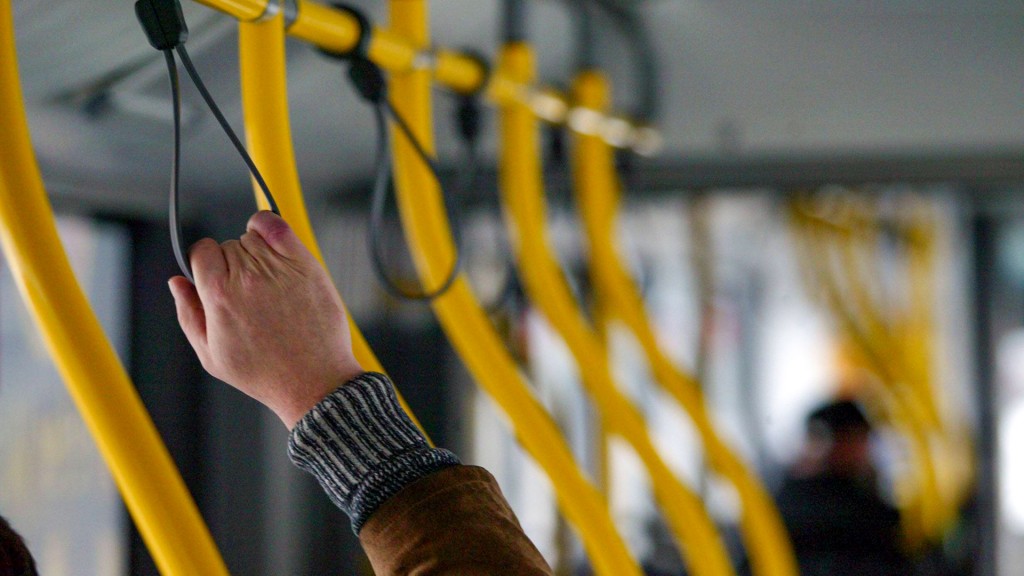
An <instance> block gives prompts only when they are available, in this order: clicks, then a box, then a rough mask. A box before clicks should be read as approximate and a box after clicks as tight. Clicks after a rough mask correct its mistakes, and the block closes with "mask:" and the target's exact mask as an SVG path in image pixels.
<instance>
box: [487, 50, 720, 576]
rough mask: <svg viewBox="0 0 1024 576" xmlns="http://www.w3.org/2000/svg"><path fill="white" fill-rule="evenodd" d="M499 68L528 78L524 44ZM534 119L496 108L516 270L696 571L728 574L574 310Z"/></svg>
mask: <svg viewBox="0 0 1024 576" xmlns="http://www.w3.org/2000/svg"><path fill="white" fill-rule="evenodd" d="M500 69H501V70H502V72H503V73H504V74H506V75H508V76H510V77H512V78H514V79H515V80H517V81H519V82H522V83H524V84H528V83H530V82H531V81H532V80H533V75H534V63H533V54H532V51H531V50H530V48H529V47H528V46H527V45H526V44H522V43H514V44H510V45H507V46H505V48H504V49H503V50H502V55H501V66H500ZM537 132H538V127H537V121H536V118H535V117H534V115H533V113H532V112H531V111H530V109H529V108H527V107H526V106H524V105H522V104H506V105H504V106H502V108H501V138H502V142H501V169H500V176H501V189H502V206H503V208H504V209H505V214H506V219H507V221H508V227H509V230H510V231H511V233H510V236H511V237H512V238H513V245H514V246H515V251H516V259H517V264H518V269H519V275H520V277H521V278H522V280H523V286H524V287H525V289H526V292H527V294H528V295H529V296H530V299H531V300H532V301H533V302H534V304H536V305H537V306H538V308H539V309H540V310H541V312H542V313H543V314H544V315H545V316H546V317H547V319H548V321H549V322H551V324H552V326H554V327H555V329H556V330H557V331H558V332H559V333H560V334H561V335H562V338H563V339H564V340H565V342H566V344H567V345H568V347H569V349H570V350H571V351H572V354H573V356H574V357H575V358H576V363H577V365H578V366H579V369H580V373H581V376H582V380H583V384H584V386H585V387H586V388H587V390H588V391H589V392H590V394H591V397H592V398H593V399H594V402H595V404H596V406H597V409H598V411H599V412H600V414H601V418H602V420H603V422H604V425H605V427H606V429H607V430H608V432H609V433H612V434H616V435H618V436H620V437H621V438H622V439H624V440H625V441H627V442H628V443H629V444H630V445H631V446H632V447H633V449H634V450H635V451H636V453H637V455H638V456H639V457H640V459H641V461H642V462H643V463H644V465H645V467H646V468H647V471H648V473H649V474H650V477H651V483H652V485H653V488H654V493H655V495H656V497H657V499H658V502H659V504H660V506H661V509H662V510H663V512H664V514H665V518H666V520H667V522H668V525H669V527H670V528H671V530H672V532H673V534H674V535H675V537H676V540H677V541H678V543H679V545H680V549H681V551H682V552H683V553H684V555H685V557H686V560H687V562H688V563H689V565H690V567H691V568H692V572H693V573H694V574H697V575H700V576H710V575H721V574H732V573H733V569H732V566H731V563H730V561H729V557H728V554H727V553H726V550H725V546H724V544H723V543H722V540H721V538H720V536H719V534H718V531H717V529H716V527H715V524H714V522H713V521H712V520H711V518H710V517H709V516H708V514H707V511H706V510H705V509H704V506H703V504H702V503H701V501H700V499H699V498H698V497H697V496H696V495H695V494H694V493H693V492H692V491H691V490H690V489H689V488H688V487H686V486H685V485H684V484H683V483H682V482H680V481H679V480H678V479H677V478H676V477H675V475H674V474H673V473H672V472H671V470H670V469H669V467H668V466H667V465H666V464H665V462H664V460H663V459H662V458H661V455H660V454H658V451H657V450H656V449H655V447H654V444H653V442H652V441H651V438H650V436H649V435H648V433H647V428H646V426H645V424H644V421H643V416H642V415H641V413H640V411H639V410H638V409H637V408H636V407H635V406H634V405H633V403H632V402H631V401H630V400H629V399H628V398H627V397H626V396H625V395H624V394H623V393H622V392H620V391H619V389H618V387H617V385H616V383H615V381H614V380H613V378H612V375H611V366H610V365H609V363H608V357H607V354H606V350H605V347H604V345H603V343H602V342H601V339H600V337H599V336H598V334H597V333H596V332H595V330H594V329H593V328H592V327H591V326H590V325H589V324H588V323H587V320H586V319H585V317H584V316H583V314H582V313H581V312H580V310H579V307H578V305H577V303H576V301H575V298H574V297H573V295H572V292H571V290H570V289H569V287H568V285H567V284H566V282H565V279H564V277H563V276H562V272H561V268H560V267H559V265H558V262H557V261H556V259H555V257H554V254H553V252H552V250H551V248H550V244H549V242H548V240H547V237H548V235H547V231H546V229H545V214H544V193H543V184H542V170H541V164H540V146H539V142H538V134H537Z"/></svg>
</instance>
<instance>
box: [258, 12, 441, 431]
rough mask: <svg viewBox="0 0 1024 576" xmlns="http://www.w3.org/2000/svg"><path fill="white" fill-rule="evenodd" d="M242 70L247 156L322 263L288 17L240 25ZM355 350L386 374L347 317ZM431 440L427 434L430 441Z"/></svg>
mask: <svg viewBox="0 0 1024 576" xmlns="http://www.w3.org/2000/svg"><path fill="white" fill-rule="evenodd" d="M238 41H239V66H240V68H241V74H242V103H243V108H244V109H245V127H246V136H247V139H248V142H249V152H250V153H251V154H252V158H253V161H254V162H255V163H256V165H257V166H258V167H259V168H260V170H261V173H262V174H263V177H264V178H265V179H266V181H267V186H268V187H269V188H270V191H271V192H272V193H273V194H274V199H275V200H276V201H277V204H278V208H279V209H280V210H281V216H282V217H283V218H284V219H285V220H287V221H288V223H289V224H290V225H291V227H292V229H294V230H295V233H296V234H297V235H298V237H299V238H300V239H301V240H302V242H303V244H305V245H306V247H307V248H308V249H309V250H310V251H311V252H312V253H313V255H315V256H316V257H317V259H318V260H320V263H321V264H324V266H325V267H326V264H325V263H324V259H323V255H322V254H321V252H320V247H319V245H318V244H317V241H316V235H315V234H314V233H313V226H312V225H311V224H310V221H309V213H308V211H307V210H306V203H305V201H304V200H303V197H302V185H301V183H300V182H299V171H298V168H297V167H296V164H295V151H294V150H293V149H292V131H291V120H290V116H289V114H288V79H287V69H286V63H285V42H284V41H285V33H284V16H282V15H279V16H277V17H276V18H273V19H270V20H267V21H265V22H242V23H240V24H239V29H238ZM253 191H254V192H255V194H256V201H257V202H258V203H259V206H260V208H263V209H267V204H266V199H265V198H264V197H263V193H262V192H261V191H260V189H259V188H258V187H257V186H256V185H255V182H254V183H253ZM349 330H350V332H351V333H352V350H353V352H354V353H355V356H356V360H358V361H359V364H360V366H362V367H363V368H364V369H366V370H373V371H375V372H383V371H384V369H383V367H382V366H381V363H380V361H379V360H378V359H377V356H376V355H374V353H373V350H372V349H370V345H369V343H367V341H366V338H365V337H363V333H362V332H361V331H360V330H359V327H358V326H356V324H355V322H354V321H353V320H352V317H351V316H349ZM395 393H396V394H397V395H398V401H399V402H400V403H401V405H402V408H403V409H404V410H405V412H406V413H407V414H408V415H409V417H410V418H411V419H412V421H413V422H414V423H415V424H416V426H417V427H418V428H419V429H420V431H421V432H423V434H424V436H427V432H426V430H424V429H423V426H421V425H420V423H419V421H418V420H417V419H416V416H415V414H413V412H412V409H410V408H409V405H408V404H407V403H406V402H405V399H404V398H402V395H401V393H399V392H398V391H397V390H396V391H395ZM427 441H428V442H429V441H430V439H429V436H428V437H427Z"/></svg>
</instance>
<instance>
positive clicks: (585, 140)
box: [573, 71, 798, 576]
mask: <svg viewBox="0 0 1024 576" xmlns="http://www.w3.org/2000/svg"><path fill="white" fill-rule="evenodd" d="M574 93H575V96H576V99H575V101H576V104H577V105H578V106H582V107H584V108H588V109H594V110H599V111H600V110H605V109H606V108H607V106H608V102H609V87H608V82H607V80H606V79H605V77H604V75H603V74H601V73H599V72H596V71H588V72H584V73H581V74H580V75H579V76H578V77H577V79H576V83H575V90H574ZM573 174H574V176H575V178H574V179H575V186H574V189H575V191H576V198H577V206H578V207H579V211H580V215H581V216H582V218H583V224H584V229H585V231H586V236H587V241H588V253H589V255H590V272H591V276H592V277H593V279H594V281H593V284H594V288H595V290H597V291H599V292H601V293H603V298H605V299H606V300H607V301H606V302H605V304H604V307H603V310H605V311H607V313H609V314H611V316H612V317H614V318H617V319H619V320H621V321H622V323H623V324H624V325H625V326H626V327H627V328H629V330H630V331H631V332H632V333H633V335H634V336H635V337H636V339H637V341H638V342H639V343H640V346H641V348H642V349H643V351H644V354H645V355H646V357H647V361H648V363H649V364H650V366H651V367H652V371H653V373H654V377H655V379H656V380H657V381H658V383H659V384H660V385H661V387H662V388H663V389H664V390H665V391H666V392H668V393H669V394H670V395H671V396H672V397H673V398H674V399H675V400H676V401H677V402H678V403H679V404H680V405H681V406H682V407H683V408H684V409H685V410H686V412H687V413H688V414H689V415H690V417H691V419H692V420H693V423H694V426H695V427H696V429H697V431H698V433H699V434H700V437H701V441H702V443H703V444H704V451H705V454H706V457H707V459H708V462H709V464H710V465H711V467H712V468H713V469H714V470H715V471H717V472H718V473H719V474H721V475H722V476H723V477H724V478H725V479H726V480H728V481H729V482H731V483H732V485H733V487H735V489H736V492H737V494H738V495H739V497H740V501H741V503H742V505H743V515H742V517H741V528H742V532H743V542H744V544H745V546H746V548H747V551H748V553H749V556H750V562H751V566H752V568H753V571H754V574H757V575H758V576H797V574H798V571H797V564H796V557H795V556H794V554H793V547H792V544H791V543H790V540H789V536H788V534H787V532H786V527H785V525H784V524H783V522H782V518H781V516H780V515H779V512H778V509H777V508H776V507H775V503H774V502H773V501H772V498H771V496H770V495H769V494H768V491H767V490H765V488H764V487H763V486H762V485H761V483H760V482H759V481H758V479H757V478H756V477H755V476H754V475H753V474H752V473H751V472H750V471H749V470H748V469H747V467H746V465H745V464H744V463H743V461H742V460H741V459H740V458H739V457H737V456H736V454H735V453H733V451H732V450H731V449H729V447H728V446H727V445H726V444H725V443H724V442H723V441H722V440H721V437H720V436H719V435H718V433H717V431H716V430H715V427H714V424H713V423H712V420H711V417H710V415H709V414H708V411H707V408H706V406H707V405H706V403H705V401H704V398H703V393H702V392H701V388H700V386H699V385H698V384H697V382H696V381H695V378H694V377H693V376H692V375H690V374H686V373H684V372H683V371H682V370H681V369H679V368H678V367H676V365H675V364H674V362H673V361H672V360H671V359H670V358H669V357H668V355H666V354H665V352H664V350H663V349H662V347H661V346H660V345H659V343H658V338H657V335H656V333H655V331H654V329H653V327H652V326H651V323H650V321H649V320H648V315H647V311H646V309H645V306H644V302H643V297H642V296H641V295H640V291H639V290H638V289H637V287H636V284H635V283H634V282H633V280H632V278H631V277H630V274H629V272H628V271H627V269H626V266H625V265H624V264H623V262H622V257H621V254H620V253H619V251H618V249H617V248H616V243H615V223H616V220H617V217H618V212H619V196H620V194H619V192H620V189H619V186H618V182H617V177H616V171H615V162H614V157H613V154H612V149H611V147H609V146H608V145H607V144H606V143H605V142H604V141H603V140H601V139H600V138H595V137H594V136H590V135H586V134H579V133H576V134H575V140H574V150H573Z"/></svg>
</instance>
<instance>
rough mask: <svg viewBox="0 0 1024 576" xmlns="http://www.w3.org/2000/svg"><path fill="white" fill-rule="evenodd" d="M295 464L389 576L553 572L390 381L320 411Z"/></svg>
mask: <svg viewBox="0 0 1024 576" xmlns="http://www.w3.org/2000/svg"><path fill="white" fill-rule="evenodd" d="M289 455H290V456H291V458H292V461H293V462H294V463H295V464H296V465H297V466H299V467H300V468H302V469H304V470H307V471H309V472H310V473H312V474H313V475H314V476H315V477H316V478H317V480H318V481H319V482H320V484H321V485H322V486H323V487H324V490H325V491H326V492H327V494H328V495H329V496H330V498H331V500H333V501H334V503H335V504H337V505H338V507H340V508H341V509H342V510H343V511H345V512H346V513H347V514H348V515H349V516H350V517H351V519H352V527H353V530H354V531H355V532H356V533H357V534H359V536H360V540H361V541H362V542H363V546H364V548H365V549H366V552H367V555H368V556H369V557H370V559H371V561H372V562H373V564H374V569H375V570H376V573H377V574H379V575H381V576H386V575H388V574H410V573H413V574H418V575H427V574H492V573H515V574H549V573H550V570H549V569H548V568H547V565H546V564H545V563H544V560H543V558H542V557H541V556H540V553H539V552H537V550H536V548H535V547H534V546H533V545H532V543H530V541H529V539H528V538H527V537H526V535H525V534H524V533H523V531H522V528H521V527H520V526H519V523H518V521H517V520H516V518H515V515H514V514H513V513H512V511H511V509H510V508H509V507H508V504H507V502H506V501H505V499H504V498H503V497H502V495H501V492H500V490H499V489H498V487H497V484H496V483H495V482H494V480H493V478H492V477H491V476H490V474H488V473H487V472H486V471H484V470H482V469H480V468H474V467H469V466H461V465H460V464H459V461H458V458H457V457H456V456H455V455H454V454H452V453H451V452H448V451H447V450H443V449H437V448H430V446H429V445H428V444H427V443H426V440H425V439H424V437H423V435H422V434H421V433H420V432H419V430H417V429H416V427H415V425H413V423H412V422H411V421H410V420H409V418H408V416H406V415H405V413H404V412H403V411H402V409H401V407H400V406H399V404H398V401H397V399H396V398H395V395H394V391H393V389H392V387H391V383H390V382H389V381H388V380H387V378H386V377H385V376H383V375H381V374H375V373H365V374H363V375H361V376H360V377H358V378H356V379H354V380H352V381H351V382H349V383H348V384H346V385H344V386H342V387H341V388H339V389H337V390H335V391H334V392H333V393H331V394H330V395H329V396H327V398H325V399H324V400H323V401H321V402H320V403H319V404H317V406H316V407H314V408H313V409H312V410H311V411H310V412H309V413H308V414H306V415H305V416H304V417H303V418H302V419H301V420H300V421H299V422H298V423H297V424H296V426H295V428H294V429H293V430H292V434H291V438H290V442H289Z"/></svg>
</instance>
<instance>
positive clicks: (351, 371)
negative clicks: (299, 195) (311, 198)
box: [169, 211, 363, 429]
mask: <svg viewBox="0 0 1024 576" xmlns="http://www.w3.org/2000/svg"><path fill="white" fill-rule="evenodd" d="M189 259H190V261H191V264H192V273H193V275H194V276H195V281H196V283H195V286H193V285H192V284H191V283H190V282H189V281H188V280H187V279H186V278H185V277H183V276H175V277H173V278H171V280H170V282H169V286H170V288H171V294H172V295H173V296H174V303H175V306H176V307H177V310H178V322H179V323H180V324H181V328H182V330H184V332H185V336H186V337H187V338H188V341H189V342H190V343H191V344H192V347H193V348H194V349H195V351H196V354H197V355H198V356H199V361H200V362H202V364H203V367H204V368H206V370H207V371H208V372H209V373H210V374H212V375H213V376H215V377H217V378H219V379H221V380H223V381H225V382H227V383H228V384H231V385H232V386H234V387H235V388H238V389H239V390H241V391H242V392H245V393H246V394H248V395H249V396H252V397H253V398H255V399H256V400H258V401H260V402H261V403H262V404H264V405H265V406H267V407H268V408H270V409H271V410H273V411H274V412H275V413H276V414H277V416H278V417H279V418H280V419H281V420H282V421H283V422H284V423H285V425H286V426H287V427H288V428H289V429H291V428H292V427H293V426H294V425H295V423H296V422H298V420H299V419H301V418H302V416H303V415H305V413H306V412H308V411H309V410H310V409H311V408H312V407H313V406H315V405H316V404H317V403H318V402H319V401H320V400H322V399H323V398H324V397H325V396H327V395H328V394H330V393H331V392H332V391H333V390H334V389H335V388H337V387H338V386H341V385H342V384H344V383H345V382H347V381H348V380H351V379H352V378H354V377H356V376H358V375H359V374H360V373H362V371H363V370H362V368H361V367H360V366H359V363H358V362H357V361H356V359H355V357H354V356H353V355H352V339H351V335H350V334H349V330H348V324H347V322H346V316H345V309H344V306H343V305H342V303H341V298H340V297H339V296H338V292H337V291H336V290H335V288H334V285H333V283H332V282H331V280H330V277H329V276H328V275H327V272H326V271H325V270H324V269H323V267H322V266H321V265H320V263H319V262H318V261H317V260H316V258H314V257H313V255H312V254H311V253H310V252H309V250H307V249H306V247H305V246H304V245H303V244H302V242H301V241H300V240H299V238H298V237H297V236H296V235H295V233H294V232H292V230H291V228H290V227H289V226H288V224H287V223H286V222H285V221H284V220H282V219H281V218H280V217H279V216H277V215H275V214H274V213H272V212H266V211H264V212H258V213H256V214H255V215H254V216H253V217H252V218H250V219H249V223H248V225H247V226H246V233H245V234H243V235H242V237H241V239H239V240H229V241H227V242H224V243H223V244H220V245H218V244H217V242H216V241H214V240H212V239H209V238H204V239H203V240H200V241H199V242H196V243H195V244H194V245H193V246H192V248H191V250H190V251H189Z"/></svg>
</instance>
